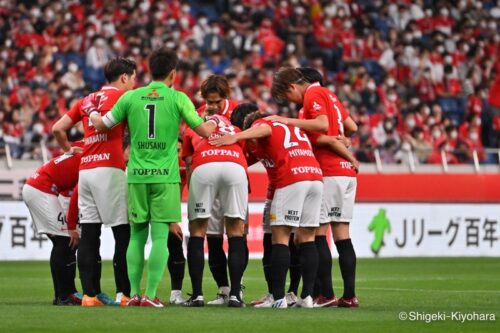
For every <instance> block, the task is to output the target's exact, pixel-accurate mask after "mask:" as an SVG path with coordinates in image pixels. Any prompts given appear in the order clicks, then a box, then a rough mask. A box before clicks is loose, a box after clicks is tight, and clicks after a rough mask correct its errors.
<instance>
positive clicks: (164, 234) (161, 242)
mask: <svg viewBox="0 0 500 333" xmlns="http://www.w3.org/2000/svg"><path fill="white" fill-rule="evenodd" d="M167 239H168V223H151V241H152V246H151V253H150V254H149V259H148V277H147V284H146V296H148V297H149V298H151V299H154V298H155V297H156V290H157V289H158V285H159V284H160V281H161V279H162V277H163V274H164V273H165V267H166V266H167V260H168V247H167Z"/></svg>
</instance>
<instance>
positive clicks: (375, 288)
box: [356, 287, 500, 294]
mask: <svg viewBox="0 0 500 333" xmlns="http://www.w3.org/2000/svg"><path fill="white" fill-rule="evenodd" d="M356 289H361V290H384V291H408V292H416V291H417V292H432V293H435V292H440V293H489V294H491V293H493V294H500V290H471V289H464V290H447V289H410V288H377V287H356Z"/></svg>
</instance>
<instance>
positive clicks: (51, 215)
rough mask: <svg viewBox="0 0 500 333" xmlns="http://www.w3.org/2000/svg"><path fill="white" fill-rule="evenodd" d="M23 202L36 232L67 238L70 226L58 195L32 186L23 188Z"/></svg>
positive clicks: (26, 185)
mask: <svg viewBox="0 0 500 333" xmlns="http://www.w3.org/2000/svg"><path fill="white" fill-rule="evenodd" d="M23 200H24V202H25V203H26V206H28V210H29V211H30V214H31V219H32V220H33V225H34V226H35V229H36V232H37V233H38V234H39V235H40V234H50V235H56V236H66V237H69V234H68V225H67V223H66V214H67V211H66V210H65V209H64V208H63V206H62V204H61V201H60V200H59V198H58V196H57V195H53V194H49V193H45V192H43V191H40V190H38V189H36V188H34V187H33V186H31V185H28V184H25V185H24V186H23Z"/></svg>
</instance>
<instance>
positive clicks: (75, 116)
mask: <svg viewBox="0 0 500 333" xmlns="http://www.w3.org/2000/svg"><path fill="white" fill-rule="evenodd" d="M81 105H82V100H79V101H78V102H76V103H75V104H73V106H72V107H71V109H70V110H69V111H68V113H66V114H67V115H68V117H70V118H71V120H73V123H75V124H76V123H77V122H79V121H80V120H82V115H81V113H80V109H81Z"/></svg>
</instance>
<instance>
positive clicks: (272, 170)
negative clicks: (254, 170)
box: [246, 143, 278, 200]
mask: <svg viewBox="0 0 500 333" xmlns="http://www.w3.org/2000/svg"><path fill="white" fill-rule="evenodd" d="M246 148H247V152H248V154H249V155H250V157H251V158H255V159H256V160H259V161H260V162H261V163H262V165H263V166H264V168H266V172H267V179H268V185H267V194H266V199H269V200H272V199H273V197H274V190H275V189H276V182H277V178H278V173H277V169H276V165H275V164H274V161H273V160H272V159H271V157H269V156H267V155H266V152H265V151H264V148H263V147H262V146H261V145H254V144H251V143H247V145H246Z"/></svg>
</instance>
